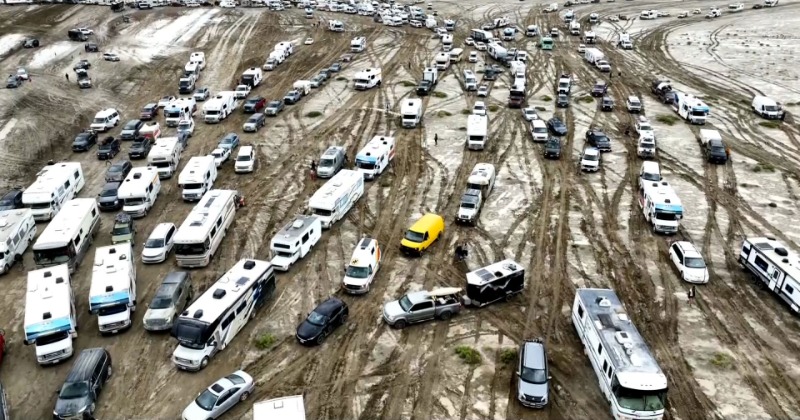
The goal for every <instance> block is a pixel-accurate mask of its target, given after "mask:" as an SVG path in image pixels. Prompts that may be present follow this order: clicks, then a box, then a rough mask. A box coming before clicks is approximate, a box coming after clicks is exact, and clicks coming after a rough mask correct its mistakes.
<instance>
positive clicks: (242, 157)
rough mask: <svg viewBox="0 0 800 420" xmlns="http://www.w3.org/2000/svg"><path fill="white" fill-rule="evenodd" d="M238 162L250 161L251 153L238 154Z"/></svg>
mask: <svg viewBox="0 0 800 420" xmlns="http://www.w3.org/2000/svg"><path fill="white" fill-rule="evenodd" d="M236 161H237V162H250V155H239V156H236Z"/></svg>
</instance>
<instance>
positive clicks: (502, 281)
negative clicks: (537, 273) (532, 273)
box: [463, 260, 525, 308]
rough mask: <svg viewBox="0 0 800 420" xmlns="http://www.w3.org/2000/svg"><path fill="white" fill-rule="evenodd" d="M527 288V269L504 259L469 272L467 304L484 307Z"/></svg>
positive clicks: (465, 300) (465, 297)
mask: <svg viewBox="0 0 800 420" xmlns="http://www.w3.org/2000/svg"><path fill="white" fill-rule="evenodd" d="M524 288H525V269H524V268H523V267H522V266H521V265H519V264H518V263H516V262H514V261H512V260H503V261H500V262H496V263H494V264H491V265H488V266H486V267H483V268H479V269H477V270H475V271H472V272H469V273H467V293H466V296H464V297H463V299H464V304H465V305H468V306H469V305H472V306H476V307H479V308H481V307H484V306H486V305H489V304H490V303H494V302H497V301H499V300H506V299H508V298H510V297H512V296H514V295H515V294H517V293H520V292H522V290H523V289H524Z"/></svg>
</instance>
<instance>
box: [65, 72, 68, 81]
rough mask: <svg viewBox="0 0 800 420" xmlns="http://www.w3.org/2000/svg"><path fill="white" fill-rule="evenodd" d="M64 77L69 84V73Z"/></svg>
mask: <svg viewBox="0 0 800 420" xmlns="http://www.w3.org/2000/svg"><path fill="white" fill-rule="evenodd" d="M64 77H66V78H67V81H68V82H69V73H67V74H65V75H64Z"/></svg>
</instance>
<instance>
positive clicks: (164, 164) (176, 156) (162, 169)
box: [147, 137, 183, 179]
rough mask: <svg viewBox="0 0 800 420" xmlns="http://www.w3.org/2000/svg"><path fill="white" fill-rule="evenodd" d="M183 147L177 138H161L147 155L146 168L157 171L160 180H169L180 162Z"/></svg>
mask: <svg viewBox="0 0 800 420" xmlns="http://www.w3.org/2000/svg"><path fill="white" fill-rule="evenodd" d="M182 153H183V145H182V143H181V142H180V140H179V139H178V138H177V137H162V138H160V139H158V141H156V144H155V145H154V146H153V147H152V148H151V149H150V153H148V154H147V166H148V167H151V168H155V169H156V170H157V171H158V177H159V178H161V179H167V178H171V177H172V175H173V174H175V171H176V170H178V164H179V163H180V162H181V154H182Z"/></svg>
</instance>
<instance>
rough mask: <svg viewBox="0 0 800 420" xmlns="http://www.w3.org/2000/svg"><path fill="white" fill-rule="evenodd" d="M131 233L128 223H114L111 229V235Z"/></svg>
mask: <svg viewBox="0 0 800 420" xmlns="http://www.w3.org/2000/svg"><path fill="white" fill-rule="evenodd" d="M129 233H131V226H130V225H127V224H126V225H114V229H112V230H111V235H112V236H118V235H127V234H129Z"/></svg>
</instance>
